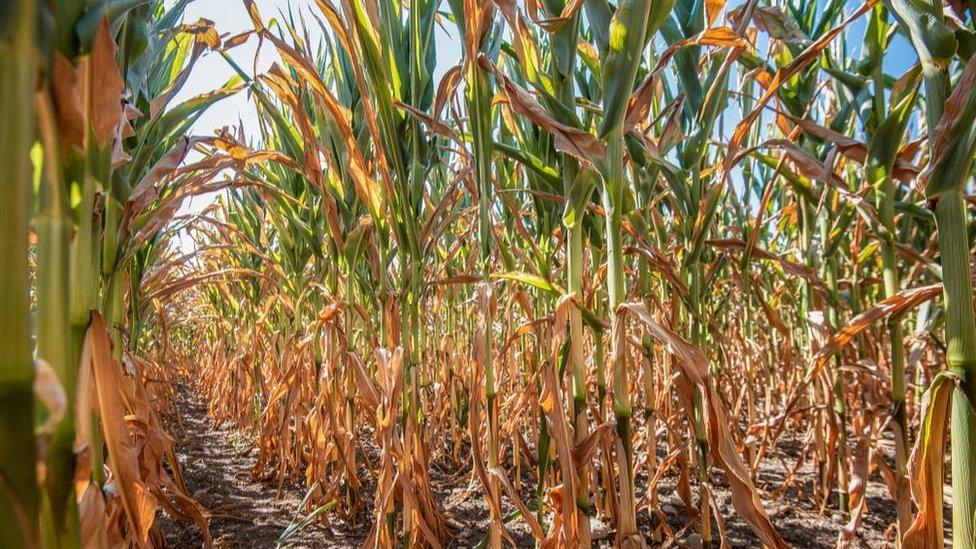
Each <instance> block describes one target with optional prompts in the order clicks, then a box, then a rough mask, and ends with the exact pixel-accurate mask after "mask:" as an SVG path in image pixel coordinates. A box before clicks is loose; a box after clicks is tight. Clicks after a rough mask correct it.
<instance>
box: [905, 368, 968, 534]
mask: <svg viewBox="0 0 976 549" xmlns="http://www.w3.org/2000/svg"><path fill="white" fill-rule="evenodd" d="M959 383H960V380H959V378H958V377H957V376H955V375H954V374H951V373H949V372H942V373H941V374H939V375H938V376H936V377H935V379H934V380H932V384H931V385H930V386H929V389H928V390H927V391H925V395H924V396H923V397H922V428H921V432H920V433H919V436H918V439H917V440H916V441H915V448H914V449H913V450H912V457H911V459H910V463H909V466H910V469H911V471H912V496H913V499H914V500H915V503H916V504H917V505H918V513H917V514H916V515H915V520H914V521H913V522H912V525H911V526H910V527H909V528H908V531H907V532H905V536H904V538H903V540H902V543H903V545H904V547H906V548H907V549H942V547H944V545H945V542H944V541H943V540H944V539H945V535H944V532H943V526H942V498H943V495H942V493H943V486H942V483H943V482H944V478H945V477H944V472H943V469H944V462H945V448H946V429H947V428H948V427H949V415H950V406H951V405H952V393H953V392H954V390H955V389H956V386H957V385H958V384H959ZM968 408H969V412H970V413H972V406H969V407H968Z"/></svg>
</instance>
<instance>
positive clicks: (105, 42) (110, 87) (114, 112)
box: [91, 19, 125, 148]
mask: <svg viewBox="0 0 976 549" xmlns="http://www.w3.org/2000/svg"><path fill="white" fill-rule="evenodd" d="M117 51H118V47H117V46H116V45H115V40H114V39H113V38H112V31H111V29H110V28H109V24H108V19H105V20H103V21H102V24H101V26H100V27H99V28H98V34H97V35H96V36H95V43H94V45H92V51H91V111H92V112H91V125H92V134H93V135H94V136H95V140H96V142H97V143H98V146H99V147H103V148H104V147H106V146H107V145H108V144H109V143H110V141H111V140H112V138H113V137H114V136H115V129H116V127H118V125H119V123H120V122H121V121H122V111H123V104H122V94H123V93H124V92H125V82H124V81H123V80H122V73H121V71H120V70H119V64H118V62H117V61H116V60H115V54H116V52H117Z"/></svg>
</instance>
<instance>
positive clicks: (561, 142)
mask: <svg viewBox="0 0 976 549" xmlns="http://www.w3.org/2000/svg"><path fill="white" fill-rule="evenodd" d="M479 62H480V63H481V66H482V67H483V68H484V69H485V70H487V71H489V72H491V73H493V74H494V75H495V77H496V78H498V81H499V82H500V83H501V84H502V87H503V89H504V90H505V95H506V97H507V98H508V103H509V105H511V106H512V110H514V111H515V112H517V113H518V114H520V115H522V116H524V117H526V118H528V119H529V120H531V121H532V122H534V123H535V124H536V125H537V126H539V127H540V128H542V129H543V130H545V131H547V132H549V133H551V134H552V136H553V138H554V141H555V145H556V149H558V150H559V151H561V152H564V153H566V154H569V155H572V156H575V157H576V158H578V159H579V160H581V161H582V162H584V163H590V162H592V160H593V159H594V158H602V157H603V156H604V153H605V147H604V145H603V143H602V142H601V141H600V140H599V139H597V137H596V136H595V135H593V134H592V133H590V132H588V131H586V130H582V129H580V128H574V127H572V126H567V125H565V124H563V123H561V122H559V121H557V120H556V119H554V118H553V117H552V115H550V114H549V112H548V111H546V109H545V107H543V106H542V105H541V104H540V103H539V102H538V101H536V99H535V98H534V97H532V94H530V93H529V92H528V91H526V90H525V89H523V88H522V87H520V86H519V85H518V84H516V83H514V82H512V81H511V80H509V79H508V77H506V76H505V75H504V74H502V72H501V71H499V70H498V68H497V67H495V66H494V65H493V64H492V63H491V62H490V61H488V59H487V58H486V57H483V56H482V57H481V58H479Z"/></svg>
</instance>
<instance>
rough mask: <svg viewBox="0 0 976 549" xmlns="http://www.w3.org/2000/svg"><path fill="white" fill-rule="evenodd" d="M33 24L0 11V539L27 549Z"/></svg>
mask: <svg viewBox="0 0 976 549" xmlns="http://www.w3.org/2000/svg"><path fill="white" fill-rule="evenodd" d="M36 17H37V13H36V5H35V3H34V2H30V1H26V0H25V1H19V2H10V3H7V4H6V5H5V6H4V8H3V9H0V120H3V121H4V126H5V128H4V131H3V132H2V133H0V156H2V158H3V159H4V161H3V168H2V179H3V181H2V182H0V257H4V258H6V262H7V264H6V267H5V268H4V272H3V275H2V278H3V280H2V282H0V309H2V311H3V313H2V314H0V334H2V337H3V338H4V349H5V350H4V353H3V357H2V358H0V402H2V406H3V411H2V412H0V479H2V480H0V538H2V539H4V540H5V543H8V544H10V546H11V547H24V548H31V547H39V546H40V545H39V540H38V530H37V516H38V487H37V477H36V467H37V465H36V461H37V456H36V452H35V441H34V391H33V380H34V364H33V360H32V357H31V337H30V336H31V327H30V304H29V302H28V299H29V294H30V282H29V278H28V277H29V261H28V244H27V242H28V240H27V225H28V212H29V209H28V206H29V196H30V194H29V193H30V189H31V181H32V176H31V174H32V172H31V165H30V150H31V143H32V142H33V138H34V128H33V126H34V124H33V116H32V115H33V94H34V85H33V83H34V77H35V63H34V61H35V50H34V23H35V21H36Z"/></svg>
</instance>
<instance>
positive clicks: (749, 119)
mask: <svg viewBox="0 0 976 549" xmlns="http://www.w3.org/2000/svg"><path fill="white" fill-rule="evenodd" d="M878 1H879V0H867V1H866V2H864V3H863V4H861V6H860V7H858V9H857V10H855V11H854V13H852V14H851V15H850V16H849V17H848V18H847V19H844V20H843V21H842V22H841V23H840V24H838V25H837V26H836V27H834V28H832V29H830V30H829V31H827V32H826V33H824V34H823V36H821V37H820V38H819V39H817V41H816V42H814V43H812V44H810V45H809V46H807V48H806V49H805V50H803V51H802V52H801V53H800V54H799V55H797V56H796V57H795V58H794V59H793V61H791V62H790V64H789V65H786V66H785V67H783V68H781V69H779V70H778V71H776V74H775V75H774V76H773V78H772V79H771V80H770V81H769V83H768V85H766V86H765V88H766V90H765V92H763V95H762V97H761V98H760V99H759V100H758V101H757V102H756V105H755V107H754V108H753V110H752V111H751V112H749V114H747V115H746V116H744V117H743V118H742V120H741V121H740V122H739V123H738V125H736V127H735V130H734V131H733V132H732V137H731V139H729V145H728V155H727V156H726V160H725V165H724V170H725V173H728V172H729V171H730V170H731V169H732V167H733V166H735V165H736V164H737V163H738V162H739V160H741V159H742V157H743V156H744V155H743V153H742V151H740V148H741V146H742V143H743V141H744V140H745V138H746V135H747V134H748V133H749V129H750V128H752V125H753V124H754V123H755V122H756V120H758V119H759V115H760V114H762V111H763V109H765V108H766V104H767V103H769V101H770V100H771V99H772V98H773V96H775V95H776V92H778V91H779V88H780V86H782V85H783V83H785V82H786V81H788V80H789V79H790V78H792V77H793V76H795V75H796V74H798V73H799V72H800V71H801V70H803V69H805V68H806V67H807V66H808V65H809V64H810V63H813V62H814V61H815V60H816V59H817V58H818V57H819V56H820V52H822V51H823V50H824V48H826V47H827V45H829V44H830V43H831V42H832V41H833V40H834V39H835V38H837V36H838V35H840V34H841V33H842V32H843V31H844V29H845V28H846V27H847V26H848V25H850V24H851V23H852V22H854V21H855V20H856V19H858V18H859V17H861V16H862V15H864V14H865V13H867V12H868V11H869V10H871V8H873V7H874V6H875V4H877V3H878Z"/></svg>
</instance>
